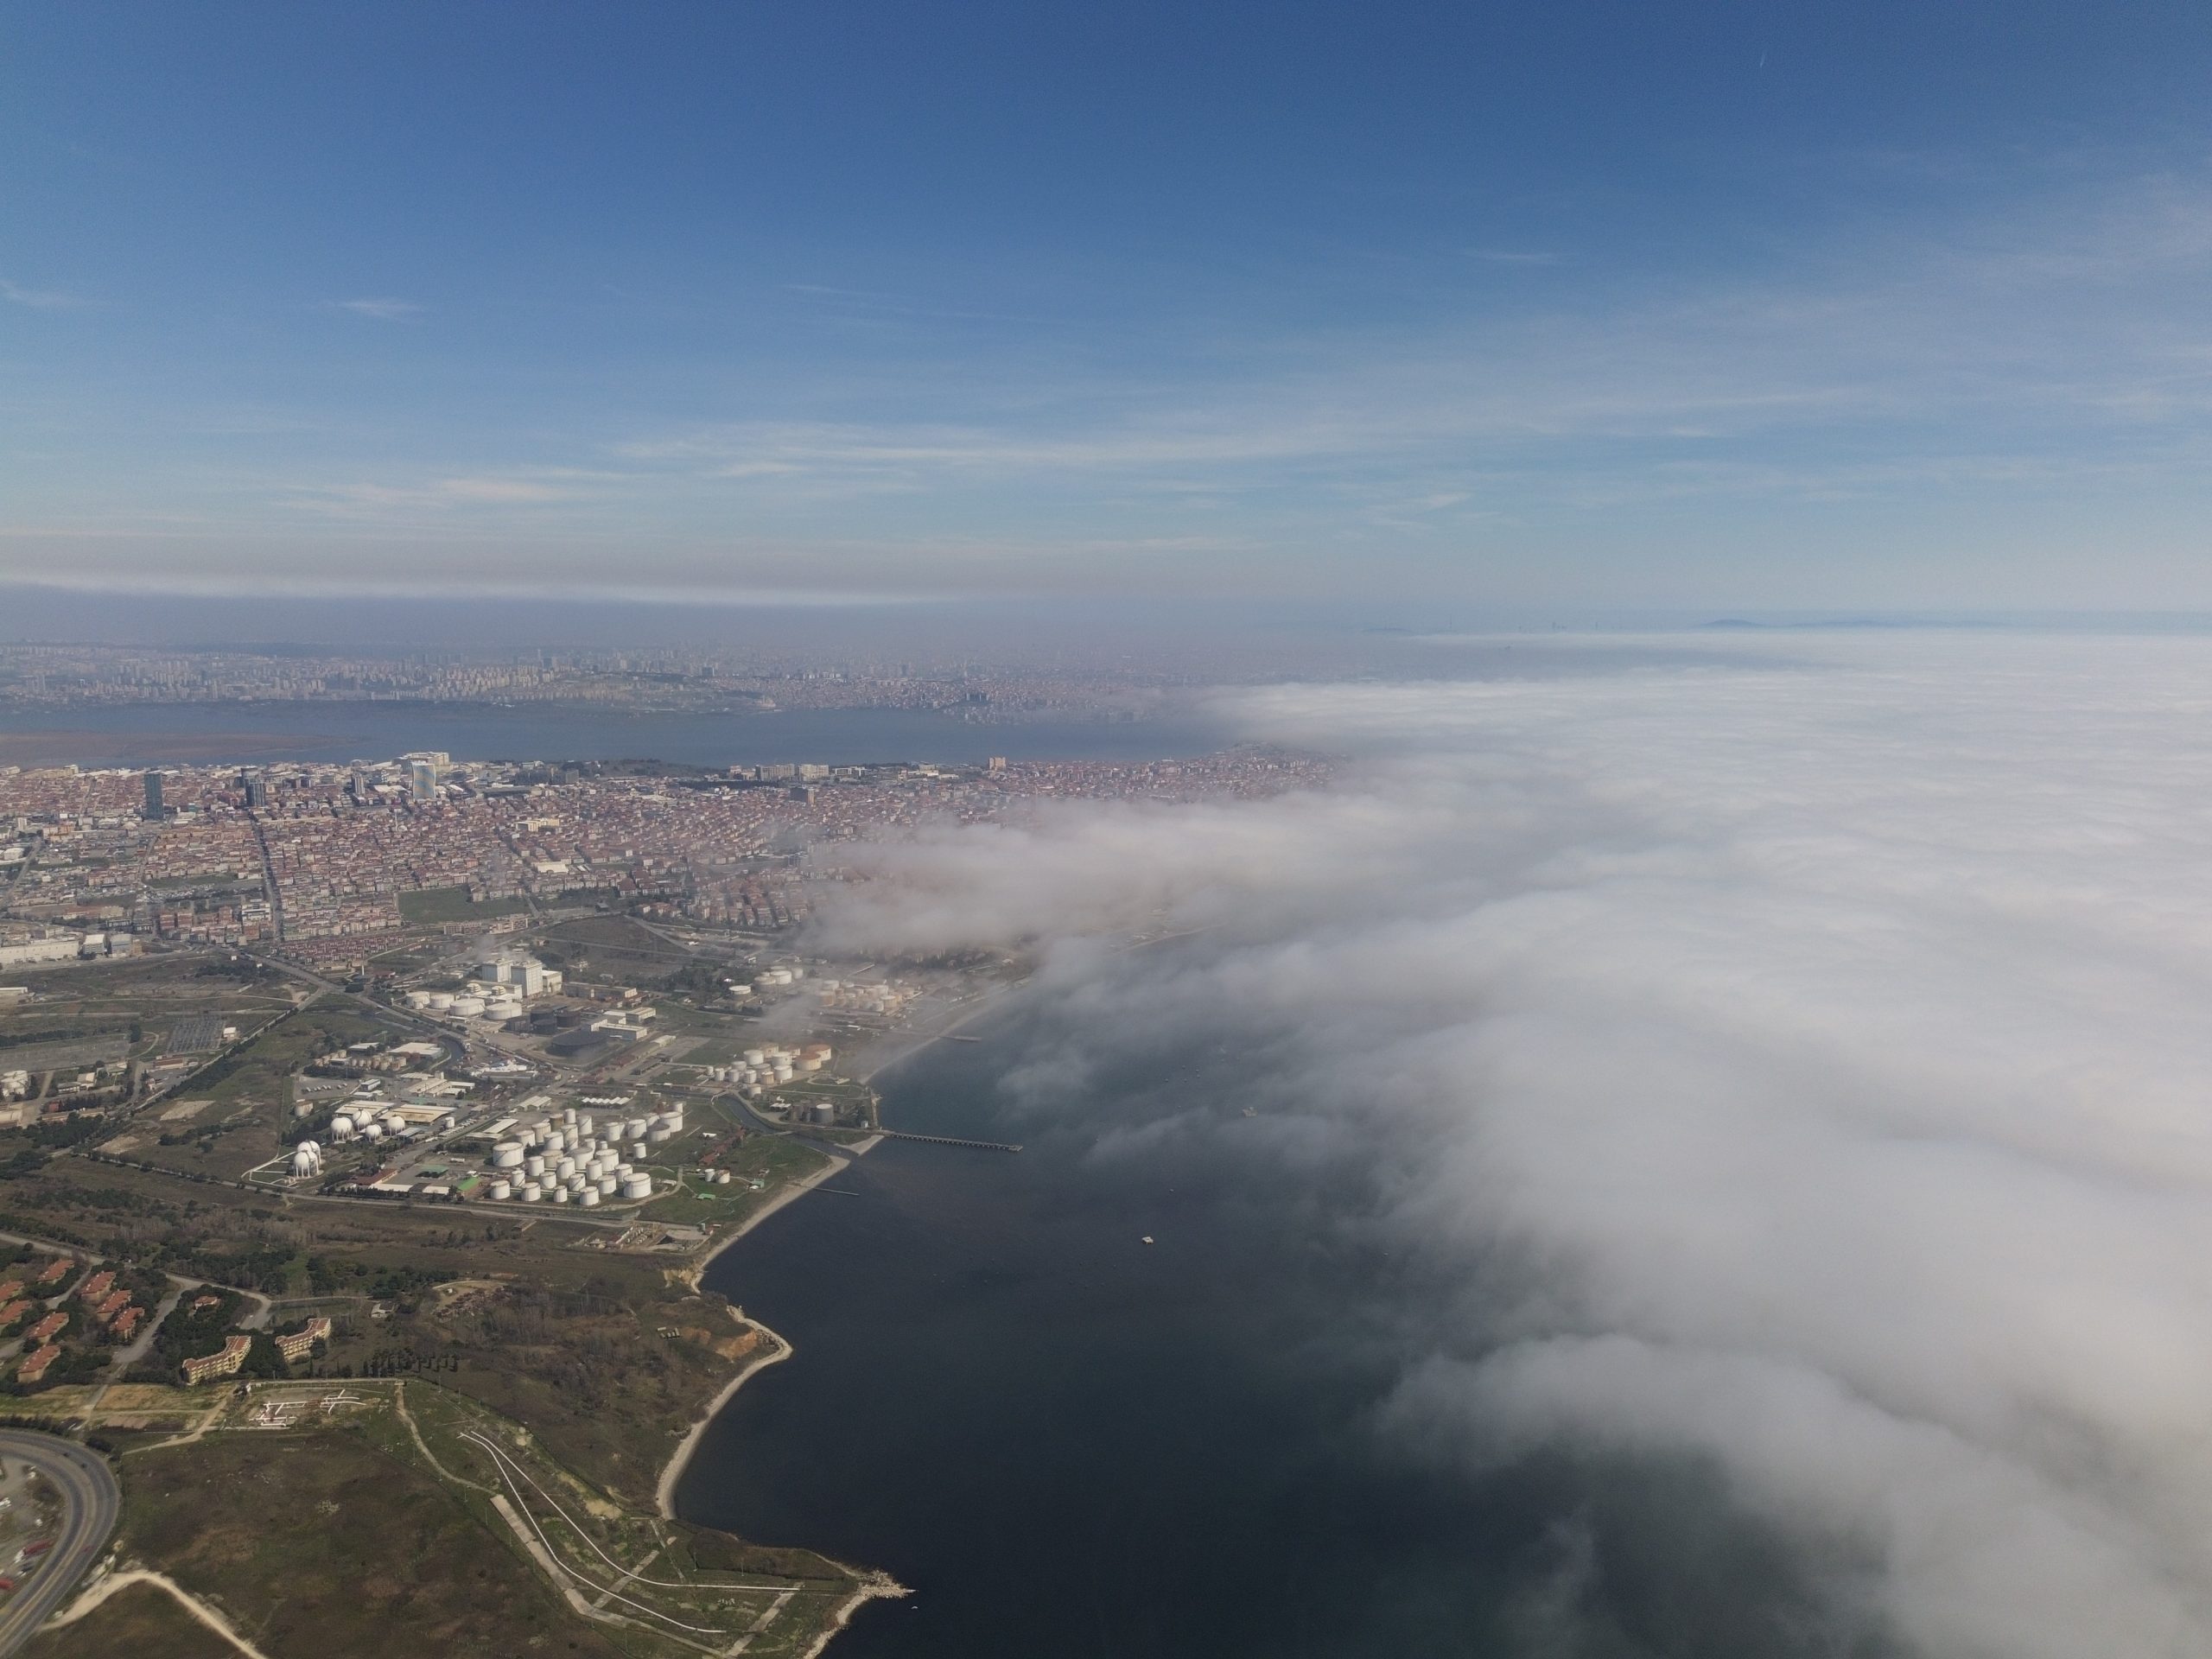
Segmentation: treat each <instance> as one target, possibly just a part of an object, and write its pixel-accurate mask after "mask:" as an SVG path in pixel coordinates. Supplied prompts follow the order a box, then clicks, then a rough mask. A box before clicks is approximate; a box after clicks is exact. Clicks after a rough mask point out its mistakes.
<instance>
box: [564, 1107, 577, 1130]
mask: <svg viewBox="0 0 2212 1659" xmlns="http://www.w3.org/2000/svg"><path fill="white" fill-rule="evenodd" d="M561 1127H562V1128H564V1129H573V1128H575V1127H576V1109H575V1107H573V1106H563V1108H562V1109H561Z"/></svg>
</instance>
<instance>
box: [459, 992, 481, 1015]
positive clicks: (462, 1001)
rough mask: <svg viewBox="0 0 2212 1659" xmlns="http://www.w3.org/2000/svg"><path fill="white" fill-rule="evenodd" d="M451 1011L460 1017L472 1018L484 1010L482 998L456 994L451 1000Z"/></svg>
mask: <svg viewBox="0 0 2212 1659" xmlns="http://www.w3.org/2000/svg"><path fill="white" fill-rule="evenodd" d="M453 1012H454V1014H455V1015H456V1016H458V1017H459V1018H461V1019H463V1020H474V1018H475V1017H476V1016H477V1015H478V1014H481V1013H483V1012H484V999H483V998H482V997H480V996H456V997H455V998H454V1000H453Z"/></svg>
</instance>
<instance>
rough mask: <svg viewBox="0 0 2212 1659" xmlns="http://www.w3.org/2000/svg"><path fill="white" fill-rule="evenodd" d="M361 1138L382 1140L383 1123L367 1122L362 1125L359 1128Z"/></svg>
mask: <svg viewBox="0 0 2212 1659" xmlns="http://www.w3.org/2000/svg"><path fill="white" fill-rule="evenodd" d="M361 1139H362V1140H364V1141H381V1140H383V1139H384V1125H383V1124H381V1123H369V1124H365V1125H363V1126H362V1129H361Z"/></svg>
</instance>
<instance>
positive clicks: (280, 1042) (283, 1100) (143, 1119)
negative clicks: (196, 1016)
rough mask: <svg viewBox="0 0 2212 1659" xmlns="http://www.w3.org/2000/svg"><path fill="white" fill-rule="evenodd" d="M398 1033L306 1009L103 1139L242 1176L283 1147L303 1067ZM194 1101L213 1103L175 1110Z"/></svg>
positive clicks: (166, 1164) (204, 1170) (118, 1149)
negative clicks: (191, 1110)
mask: <svg viewBox="0 0 2212 1659" xmlns="http://www.w3.org/2000/svg"><path fill="white" fill-rule="evenodd" d="M396 1035H397V1033H396V1032H395V1031H394V1030H393V1029H392V1028H391V1027H387V1026H381V1025H378V1024H377V1023H376V1022H375V1021H373V1020H369V1019H367V1018H365V1017H364V1016H362V1015H359V1014H353V1013H349V1012H346V1011H345V1010H342V1009H340V1008H337V1007H310V1008H306V1009H303V1010H302V1011H301V1012H300V1013H298V1014H294V1015H292V1016H291V1017H290V1018H289V1019H285V1020H278V1021H277V1023H276V1024H275V1025H273V1026H271V1027H269V1028H268V1029H267V1030H266V1031H264V1032H263V1033H261V1034H260V1035H259V1036H257V1037H256V1038H254V1039H252V1040H251V1041H250V1042H248V1043H247V1044H246V1045H245V1046H244V1047H243V1048H241V1049H239V1050H238V1051H237V1052H235V1053H232V1054H229V1055H226V1057H224V1058H221V1059H219V1060H217V1061H216V1062H215V1063H214V1064H213V1065H209V1066H207V1068H205V1069H204V1070H202V1071H199V1072H196V1073H195V1074H194V1076H193V1077H192V1078H191V1079H190V1080H189V1081H188V1082H187V1083H185V1084H183V1085H181V1087H179V1088H178V1089H176V1090H175V1091H174V1092H173V1093H172V1094H171V1095H169V1096H165V1097H164V1098H162V1100H159V1101H156V1102H155V1103H154V1104H153V1105H151V1106H149V1107H147V1108H145V1109H143V1110H141V1111H140V1112H139V1113H138V1114H137V1116H135V1117H133V1118H132V1119H131V1120H130V1124H129V1126H128V1127H127V1128H124V1129H123V1130H122V1131H121V1132H120V1133H119V1134H118V1135H115V1136H113V1137H111V1138H110V1139H109V1140H108V1141H105V1142H103V1143H102V1144H103V1145H105V1146H107V1147H111V1149H112V1150H113V1151H114V1152H115V1153H116V1154H117V1155H118V1156H121V1157H125V1158H136V1159H142V1160H144V1161H146V1162H148V1163H151V1164H156V1165H159V1166H162V1168H165V1169H174V1170H176V1171H179V1172H180V1173H186V1174H194V1175H200V1174H206V1175H216V1176H220V1177H223V1178H225V1179H236V1178H237V1177H238V1176H240V1175H243V1174H244V1173H245V1172H246V1171H247V1170H249V1169H251V1168H252V1167H254V1166H256V1165H257V1164H260V1163H264V1162H265V1161H266V1160H269V1159H271V1158H274V1157H275V1156H277V1154H278V1153H279V1152H281V1151H282V1150H283V1144H284V1143H283V1129H284V1128H285V1127H286V1126H287V1124H288V1123H289V1121H290V1113H291V1094H292V1090H291V1079H292V1077H293V1075H294V1074H295V1073H296V1072H297V1071H299V1070H300V1069H301V1068H302V1066H304V1065H306V1064H307V1063H308V1061H309V1060H311V1059H313V1058H315V1056H316V1055H318V1054H322V1053H327V1052H329V1051H330V1050H332V1049H334V1048H343V1047H344V1046H346V1045H347V1044H348V1043H358V1042H361V1041H364V1040H365V1039H370V1038H390V1037H393V1036H396ZM193 1101H204V1102H206V1103H207V1104H206V1105H204V1106H203V1107H201V1108H200V1109H199V1110H198V1111H196V1112H194V1113H191V1114H189V1115H188V1116H176V1117H171V1116H168V1113H170V1112H172V1111H177V1110H179V1109H181V1106H182V1105H183V1103H187V1102H193ZM124 1143H128V1144H124Z"/></svg>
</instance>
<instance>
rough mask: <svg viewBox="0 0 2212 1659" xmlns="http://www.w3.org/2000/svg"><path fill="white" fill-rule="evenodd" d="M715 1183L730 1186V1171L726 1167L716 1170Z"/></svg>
mask: <svg viewBox="0 0 2212 1659" xmlns="http://www.w3.org/2000/svg"><path fill="white" fill-rule="evenodd" d="M715 1185H716V1186H728V1185H729V1171H728V1170H726V1169H718V1170H716V1171H715Z"/></svg>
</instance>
